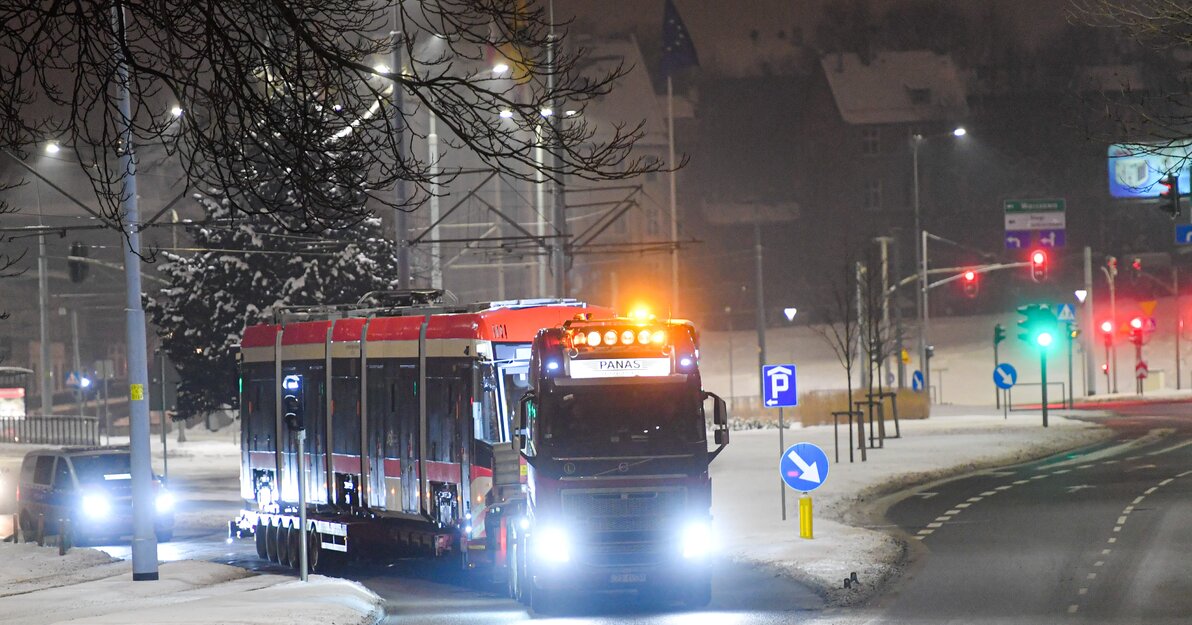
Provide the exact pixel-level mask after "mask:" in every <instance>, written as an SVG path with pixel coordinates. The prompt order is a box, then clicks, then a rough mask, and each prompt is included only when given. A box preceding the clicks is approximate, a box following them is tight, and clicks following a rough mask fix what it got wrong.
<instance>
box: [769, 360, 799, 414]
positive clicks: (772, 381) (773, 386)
mask: <svg viewBox="0 0 1192 625" xmlns="http://www.w3.org/2000/svg"><path fill="white" fill-rule="evenodd" d="M762 403H764V404H765V406H766V407H767V408H789V407H791V406H798V405H799V390H798V388H797V385H796V384H795V366H794V365H764V366H763V367H762Z"/></svg>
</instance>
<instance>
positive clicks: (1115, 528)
mask: <svg viewBox="0 0 1192 625" xmlns="http://www.w3.org/2000/svg"><path fill="white" fill-rule="evenodd" d="M1113 531H1115V532H1120V531H1122V526H1121V525H1114V526H1113Z"/></svg>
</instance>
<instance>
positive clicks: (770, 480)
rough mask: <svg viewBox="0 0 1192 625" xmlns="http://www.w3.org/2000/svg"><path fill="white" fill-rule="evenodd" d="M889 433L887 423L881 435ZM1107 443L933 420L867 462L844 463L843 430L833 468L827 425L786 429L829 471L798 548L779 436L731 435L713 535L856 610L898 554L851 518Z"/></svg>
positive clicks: (719, 469)
mask: <svg viewBox="0 0 1192 625" xmlns="http://www.w3.org/2000/svg"><path fill="white" fill-rule="evenodd" d="M990 410H992V409H990ZM938 412H942V411H939V410H937V413H938ZM893 433H894V428H893V423H892V422H890V423H889V424H888V427H887V434H889V435H893ZM1110 435H1111V433H1110V431H1109V430H1107V429H1106V428H1102V427H1100V426H1096V425H1093V424H1090V423H1087V422H1083V421H1076V420H1073V419H1068V418H1065V417H1061V416H1058V415H1056V416H1052V418H1051V427H1049V428H1047V429H1044V428H1043V427H1041V425H1040V417H1039V414H1038V413H1014V414H1012V415H1011V416H1010V417H1009V419H1006V420H1003V418H1002V416H1001V415H1000V414H998V415H997V416H993V415H959V416H934V417H932V418H930V419H927V420H916V421H904V422H902V438H901V439H888V440H887V441H886V447H885V449H873V450H869V452H868V454H869V460H868V462H865V463H861V461H860V452H859V450H857V451H856V452H855V453H856V462H855V463H853V464H849V462H848V446H847V443H846V441H845V438H846V436H847V427H841V435H840V445H841V446H840V458H841V463H840V464H836V463H834V462H831V461H832V460H833V457H834V449H833V439H832V426H815V427H809V428H797V427H796V428H795V429H789V430H787V431H786V432H785V441H784V442H785V445H786V446H788V447H789V446H790V445H793V444H795V443H798V442H810V443H815V444H816V445H819V446H820V447H821V448H822V449H823V450H824V452H825V453H826V454H827V456H828V460H829V462H830V465H829V468H828V476H827V478H826V479H825V480H824V485H823V486H821V487H820V488H819V489H817V490H816V491H814V492H813V493H812V500H813V505H814V515H813V516H814V519H815V527H814V536H815V538H814V539H812V540H805V539H800V538H799V535H798V534H799V526H798V504H797V500H798V497H799V493H795V492H793V491H790V490H789V489H787V495H786V498H787V520H786V521H785V522H783V521H781V520H780V514H781V509H780V505H779V483H780V482H779V475H778V459H779V456H780V450H779V445H778V430H777V429H768V430H752V431H739V432H733V433H732V443H731V444H730V445H729V446H728V448H727V449H726V450H725V451H724V453H723V454H721V456H720V457H719V458H718V459H717V460H716V461H715V462H714V463H713V465H712V471H711V473H712V499H713V505H712V514H713V516H714V522H715V530H716V532H717V534H718V536H719V537H720V540H721V541H722V544H721V548H722V551H723V552H724V553H726V554H729V556H730V557H732V558H734V559H736V560H740V561H744V562H748V563H750V564H755V565H761V566H765V567H768V568H772V569H774V570H775V571H777V572H779V573H781V574H784V575H788V576H790V577H792V578H794V579H797V580H799V581H800V582H803V583H805V584H807V585H809V586H811V587H812V588H813V589H815V590H816V591H817V592H818V593H819V594H820V595H821V596H823V597H824V599H825V601H826V602H827V603H829V604H838V605H839V604H854V603H858V602H860V601H863V600H865V599H867V598H868V597H870V596H872V595H873V593H874V592H876V591H877V590H879V589H880V588H881V587H882V586H883V585H884V582H885V581H887V580H888V579H890V577H891V576H892V575H894V574H896V573H897V572H898V571H899V568H900V567H901V565H902V564H903V560H904V553H905V545H903V544H902V543H901V542H899V540H897V539H895V538H894V537H892V535H891V534H889V533H887V532H885V531H881V530H880V529H878V528H874V529H866V528H864V527H857V525H862V524H863V523H864V521H863V520H862V516H863V515H861V514H857V512H858V511H859V510H860V509H861V508H862V507H864V506H866V505H868V504H872V503H873V502H874V501H875V500H876V499H878V498H879V497H880V496H882V495H885V494H889V493H892V492H896V491H897V490H899V489H901V488H905V487H908V486H912V485H916V484H923V483H927V482H930V481H933V480H936V479H940V478H945V477H949V476H957V475H962V474H966V473H970V472H973V471H977V470H981V469H984V468H990V467H996V466H1003V465H1007V464H1014V463H1019V462H1025V461H1028V460H1031V459H1035V458H1040V457H1044V456H1048V455H1051V454H1055V453H1058V452H1061V451H1064V450H1068V449H1073V448H1077V447H1081V446H1084V445H1088V444H1091V443H1095V442H1098V441H1102V440H1105V439H1107V438H1108V437H1109V436H1110ZM821 471H822V468H821ZM783 488H785V486H783ZM854 571H855V572H856V573H857V574H858V577H859V579H860V582H861V583H860V585H859V586H860V588H859V589H858V588H857V586H858V585H854V588H853V589H851V590H844V589H843V588H842V586H843V584H842V580H843V579H844V578H846V577H849V575H850V573H852V572H854Z"/></svg>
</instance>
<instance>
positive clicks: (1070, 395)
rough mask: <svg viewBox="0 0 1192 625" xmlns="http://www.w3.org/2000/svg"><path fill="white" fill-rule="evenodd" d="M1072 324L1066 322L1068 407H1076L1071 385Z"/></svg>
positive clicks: (1074, 388)
mask: <svg viewBox="0 0 1192 625" xmlns="http://www.w3.org/2000/svg"><path fill="white" fill-rule="evenodd" d="M1072 342H1073V337H1072V324H1070V323H1069V324H1068V408H1075V407H1076V398H1075V395H1076V387H1075V386H1073V385H1072Z"/></svg>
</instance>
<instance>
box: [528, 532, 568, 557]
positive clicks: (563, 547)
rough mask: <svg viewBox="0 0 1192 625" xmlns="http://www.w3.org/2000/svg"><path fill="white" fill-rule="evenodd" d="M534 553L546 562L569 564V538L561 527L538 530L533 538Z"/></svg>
mask: <svg viewBox="0 0 1192 625" xmlns="http://www.w3.org/2000/svg"><path fill="white" fill-rule="evenodd" d="M534 543H535V551H536V552H537V555H538V557H539V558H540V559H541V560H543V561H546V562H556V563H563V562H570V561H571V538H570V537H569V536H568V535H567V532H566V531H564V530H563V528H561V527H547V528H544V529H542V530H540V531H539V532H538V533H537V534H536V536H535V538H534Z"/></svg>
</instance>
